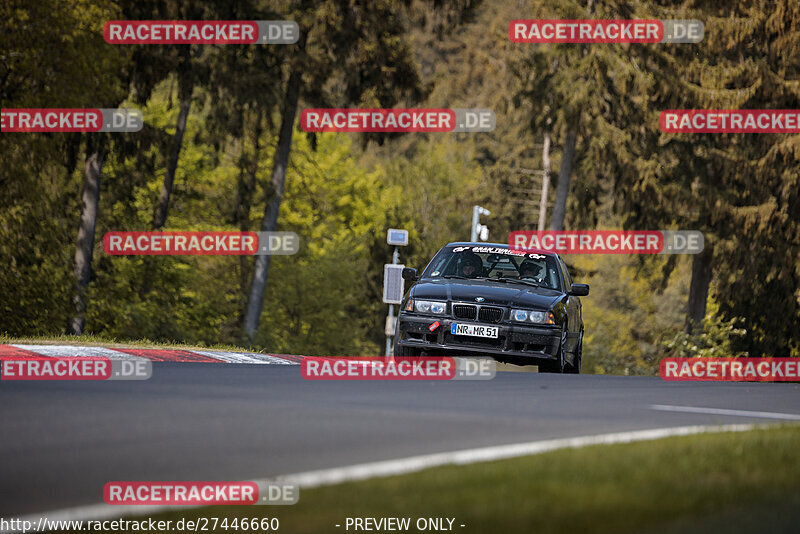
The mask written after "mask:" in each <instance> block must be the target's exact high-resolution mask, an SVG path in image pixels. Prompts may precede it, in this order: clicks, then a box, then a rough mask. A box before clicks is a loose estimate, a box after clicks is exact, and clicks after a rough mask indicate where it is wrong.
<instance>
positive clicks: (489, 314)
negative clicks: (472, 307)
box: [478, 307, 503, 323]
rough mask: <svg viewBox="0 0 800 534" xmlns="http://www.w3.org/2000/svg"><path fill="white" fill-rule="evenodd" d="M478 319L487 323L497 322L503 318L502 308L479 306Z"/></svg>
mask: <svg viewBox="0 0 800 534" xmlns="http://www.w3.org/2000/svg"><path fill="white" fill-rule="evenodd" d="M478 319H479V320H480V321H484V322H487V323H499V322H500V321H502V320H503V308H491V307H481V309H480V310H478Z"/></svg>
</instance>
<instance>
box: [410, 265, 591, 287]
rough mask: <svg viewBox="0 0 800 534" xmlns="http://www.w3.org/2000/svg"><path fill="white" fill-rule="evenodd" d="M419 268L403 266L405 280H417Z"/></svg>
mask: <svg viewBox="0 0 800 534" xmlns="http://www.w3.org/2000/svg"><path fill="white" fill-rule="evenodd" d="M417 278H418V277H417V270H416V269H413V268H411V267H403V280H407V281H409V282H413V281H415V280H417ZM587 287H588V286H587Z"/></svg>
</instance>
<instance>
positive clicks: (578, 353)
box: [567, 331, 583, 375]
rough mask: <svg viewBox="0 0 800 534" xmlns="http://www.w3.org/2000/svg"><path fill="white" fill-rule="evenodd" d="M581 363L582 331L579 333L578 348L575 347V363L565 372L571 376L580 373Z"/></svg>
mask: <svg viewBox="0 0 800 534" xmlns="http://www.w3.org/2000/svg"><path fill="white" fill-rule="evenodd" d="M582 361H583V331H581V338H580V340H578V346H577V347H575V361H574V362H573V363H572V365H570V366H569V367H567V372H568V373H570V374H573V375H579V374H580V373H581V362H582Z"/></svg>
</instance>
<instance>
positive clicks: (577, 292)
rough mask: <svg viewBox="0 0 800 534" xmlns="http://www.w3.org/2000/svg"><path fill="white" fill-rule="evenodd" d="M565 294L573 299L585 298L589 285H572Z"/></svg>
mask: <svg viewBox="0 0 800 534" xmlns="http://www.w3.org/2000/svg"><path fill="white" fill-rule="evenodd" d="M567 294H568V295H572V296H573V297H585V296H586V295H588V294H589V284H572V287H571V288H570V289H569V291H568V292H567Z"/></svg>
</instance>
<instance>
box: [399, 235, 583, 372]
mask: <svg viewBox="0 0 800 534" xmlns="http://www.w3.org/2000/svg"><path fill="white" fill-rule="evenodd" d="M403 278H404V279H405V280H407V281H410V282H413V285H412V286H411V287H410V288H409V290H408V292H407V293H406V296H405V298H404V300H403V303H402V304H401V306H400V313H399V315H398V317H397V328H396V335H395V343H394V354H395V356H419V355H423V354H424V355H438V354H442V355H446V354H450V355H456V354H459V355H463V356H467V355H469V354H474V355H484V356H491V357H492V358H494V359H496V360H498V361H501V362H507V363H514V364H520V365H525V364H531V365H538V366H539V370H540V371H544V372H552V373H563V372H568V373H579V372H580V369H581V353H582V349H583V319H582V317H581V301H580V298H578V297H582V296H586V295H588V294H589V286H588V285H586V284H573V283H572V278H571V277H570V275H569V272H568V271H567V267H566V265H565V264H564V262H563V260H562V259H561V258H560V257H559V256H558V254H555V253H545V252H536V253H534V252H523V251H517V250H513V249H509V247H508V245H505V244H498V243H449V244H448V245H445V246H444V247H442V249H441V250H439V252H437V253H436V255H435V256H434V257H433V259H432V260H431V262H430V263H429V264H428V266H427V267H426V268H425V270H424V271H423V272H422V274H421V275H419V276H418V275H417V270H416V269H411V268H406V269H404V270H403Z"/></svg>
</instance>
